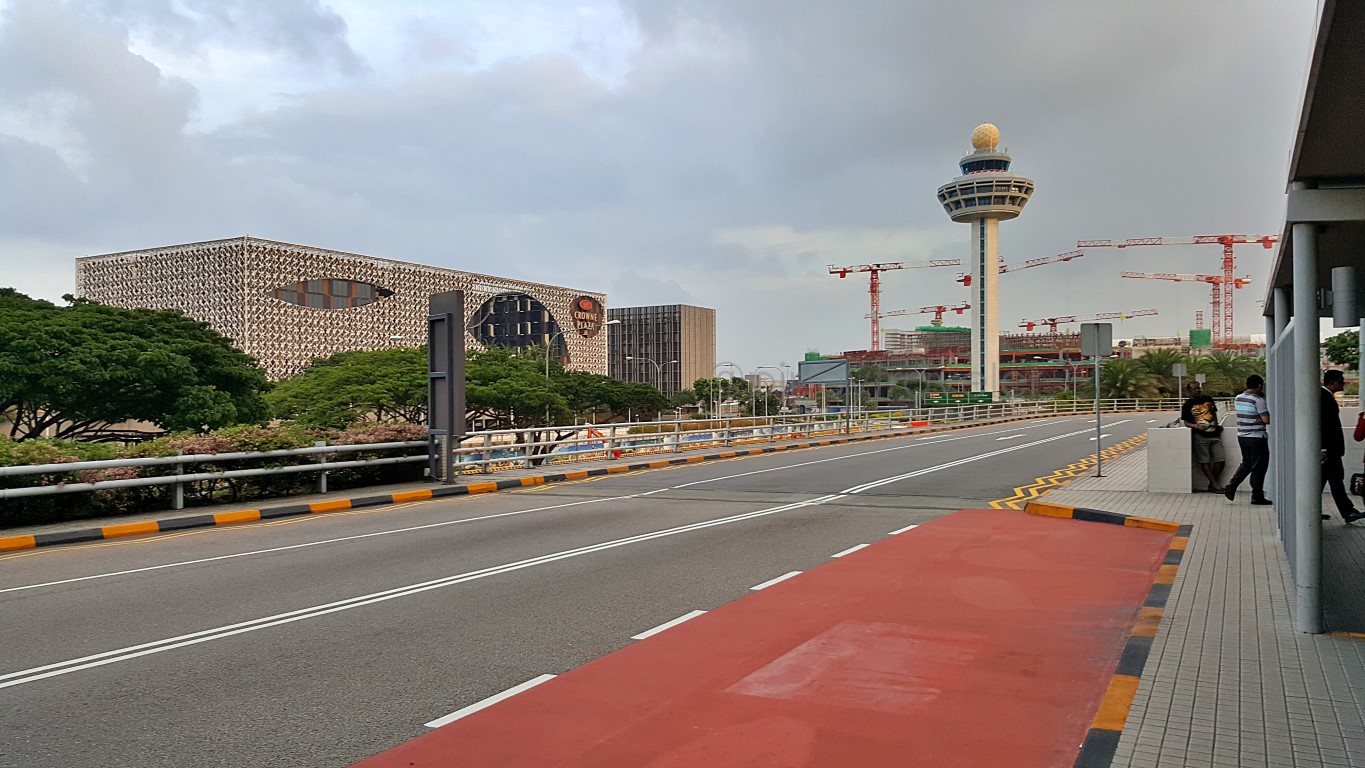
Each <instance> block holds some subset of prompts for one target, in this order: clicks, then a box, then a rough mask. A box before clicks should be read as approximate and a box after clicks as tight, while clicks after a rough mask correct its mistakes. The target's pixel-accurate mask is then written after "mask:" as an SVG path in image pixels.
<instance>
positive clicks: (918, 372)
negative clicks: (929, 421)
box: [906, 368, 929, 411]
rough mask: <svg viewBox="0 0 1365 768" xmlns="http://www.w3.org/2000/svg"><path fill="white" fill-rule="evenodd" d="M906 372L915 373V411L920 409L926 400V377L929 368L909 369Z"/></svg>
mask: <svg viewBox="0 0 1365 768" xmlns="http://www.w3.org/2000/svg"><path fill="white" fill-rule="evenodd" d="M906 370H910V371H914V372H915V410H917V411H918V410H919V409H920V401H921V400H922V399H923V398H924V375H925V374H927V373H928V372H929V369H928V368H907V369H906Z"/></svg>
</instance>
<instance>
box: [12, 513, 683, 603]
mask: <svg viewBox="0 0 1365 768" xmlns="http://www.w3.org/2000/svg"><path fill="white" fill-rule="evenodd" d="M662 490H666V489H663V488H660V489H659V490H658V491H649V492H647V493H632V494H630V495H628V496H610V497H606V498H601V499H584V500H582V501H569V502H565V503H563V504H551V505H550V506H547V507H533V508H531V509H520V510H517V511H515V512H499V513H497V514H493V515H481V516H479V517H466V518H462V519H460V520H446V521H443V522H440V523H427V524H425V525H414V526H410V527H407V528H394V529H392V530H387V531H374V532H372V533H361V534H356V535H354V536H342V537H340V538H336V539H323V540H321V541H309V542H305V543H303V544H289V545H287V546H283V547H270V548H268V549H254V550H251V551H250V552H237V553H235V554H231V555H218V556H216V557H201V558H199V559H198V560H181V561H179V562H175V563H163V564H161V565H148V566H145V567H143V568H129V569H128V570H125V571H113V572H110V573H96V574H93V575H90V576H76V577H74V578H70V579H58V580H57V581H45V582H42V583H41V584H25V585H23V586H19V587H6V588H4V589H0V594H4V593H6V592H22V591H24V590H26V589H38V588H39V587H55V586H57V585H59V584H72V583H75V582H78V581H90V580H92V579H108V578H112V577H114V576H127V575H128V574H132V573H145V572H147V571H160V570H163V569H165V568H179V567H181V566H186V565H199V564H200V563H212V562H217V561H220V560H232V559H234V558H238V557H250V556H251V555H267V554H270V553H272V552H286V551H289V550H291V549H303V548H305V547H317V546H321V545H323V544H337V543H339V542H343V541H356V540H359V539H369V538H373V537H375V536H388V535H389V534H393V533H411V532H413V531H424V530H427V529H429V528H442V527H444V526H447V525H462V524H464V523H477V522H481V521H484V520H495V519H497V518H500V517H512V516H514V515H526V514H530V513H532V512H545V511H547V510H551V509H563V508H565V507H577V506H580V505H583V504H597V503H600V502H604V501H621V500H624V499H633V498H637V497H639V496H648V495H650V494H653V493H658V492H659V491H662ZM452 498H455V497H452Z"/></svg>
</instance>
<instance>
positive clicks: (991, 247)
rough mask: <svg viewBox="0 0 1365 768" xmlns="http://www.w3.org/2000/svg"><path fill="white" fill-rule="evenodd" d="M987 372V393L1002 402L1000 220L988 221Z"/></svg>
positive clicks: (985, 390)
mask: <svg viewBox="0 0 1365 768" xmlns="http://www.w3.org/2000/svg"><path fill="white" fill-rule="evenodd" d="M983 224H984V225H985V227H986V269H985V273H986V274H985V277H986V279H985V280H984V281H982V283H983V285H984V286H985V289H986V290H985V301H986V314H985V317H986V372H985V382H984V384H985V385H984V386H983V387H981V389H982V391H984V392H992V393H994V394H995V399H997V400H998V399H1000V220H999V219H986V220H985V221H984V222H983Z"/></svg>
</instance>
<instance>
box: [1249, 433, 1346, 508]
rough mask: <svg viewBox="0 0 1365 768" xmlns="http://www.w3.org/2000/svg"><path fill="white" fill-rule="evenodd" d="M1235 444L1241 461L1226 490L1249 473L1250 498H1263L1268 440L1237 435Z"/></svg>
mask: <svg viewBox="0 0 1365 768" xmlns="http://www.w3.org/2000/svg"><path fill="white" fill-rule="evenodd" d="M1237 444H1238V445H1239V446H1241V447H1242V463H1241V465H1240V466H1238V467H1237V472H1236V473H1234V474H1233V476H1232V479H1231V480H1229V481H1228V490H1234V489H1236V488H1237V486H1239V485H1241V484H1242V481H1243V480H1245V479H1247V476H1248V475H1250V476H1251V498H1253V499H1264V498H1265V473H1266V472H1267V471H1268V470H1269V469H1270V441H1269V440H1267V439H1265V438H1264V437H1242V436H1241V435H1238V436H1237ZM1338 463H1340V462H1338Z"/></svg>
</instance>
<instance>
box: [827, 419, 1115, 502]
mask: <svg viewBox="0 0 1365 768" xmlns="http://www.w3.org/2000/svg"><path fill="white" fill-rule="evenodd" d="M1124 421H1127V420H1126V419H1125V420H1124ZM1124 421H1118V422H1114V423H1115V424H1123V423H1124ZM1111 426H1112V425H1111ZM1089 431H1090V430H1088V429H1081V430H1077V431H1075V432H1067V433H1066V434H1062V435H1054V436H1052V437H1045V438H1043V439H1041V440H1034V441H1033V442H1029V443H1020V444H1019V445H1011V446H1010V447H1008V448H1001V449H999V450H996V451H991V452H989V453H981V454H977V455H976V456H968V457H967V458H965V459H958V460H957V461H950V462H948V463H946V464H939V465H937V466H933V467H925V468H924V469H917V470H915V471H914V472H906V473H905V474H903V475H895V476H892V477H885V478H882V479H881V480H873V481H872V482H870V483H863V484H862V485H855V486H853V487H851V488H845V489H844V490H842V491H840V492H839V493H862V492H863V491H870V490H872V489H873V488H877V487H879V486H883V485H888V484H890V483H895V482H898V481H901V480H909V479H910V478H912V477H919V476H921V475H927V474H929V473H931V472H938V471H940V470H944V469H950V468H952V467H958V466H961V465H963V464H970V463H972V462H974V461H981V460H982V459H989V458H992V457H995V456H1000V455H1002V454H1006V453H1013V452H1014V451H1022V450H1024V449H1025V448H1032V447H1034V446H1036V445H1042V444H1044V443H1050V442H1053V441H1054V440H1063V439H1065V438H1068V437H1076V436H1077V435H1084V434H1086V433H1088V432H1089Z"/></svg>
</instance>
